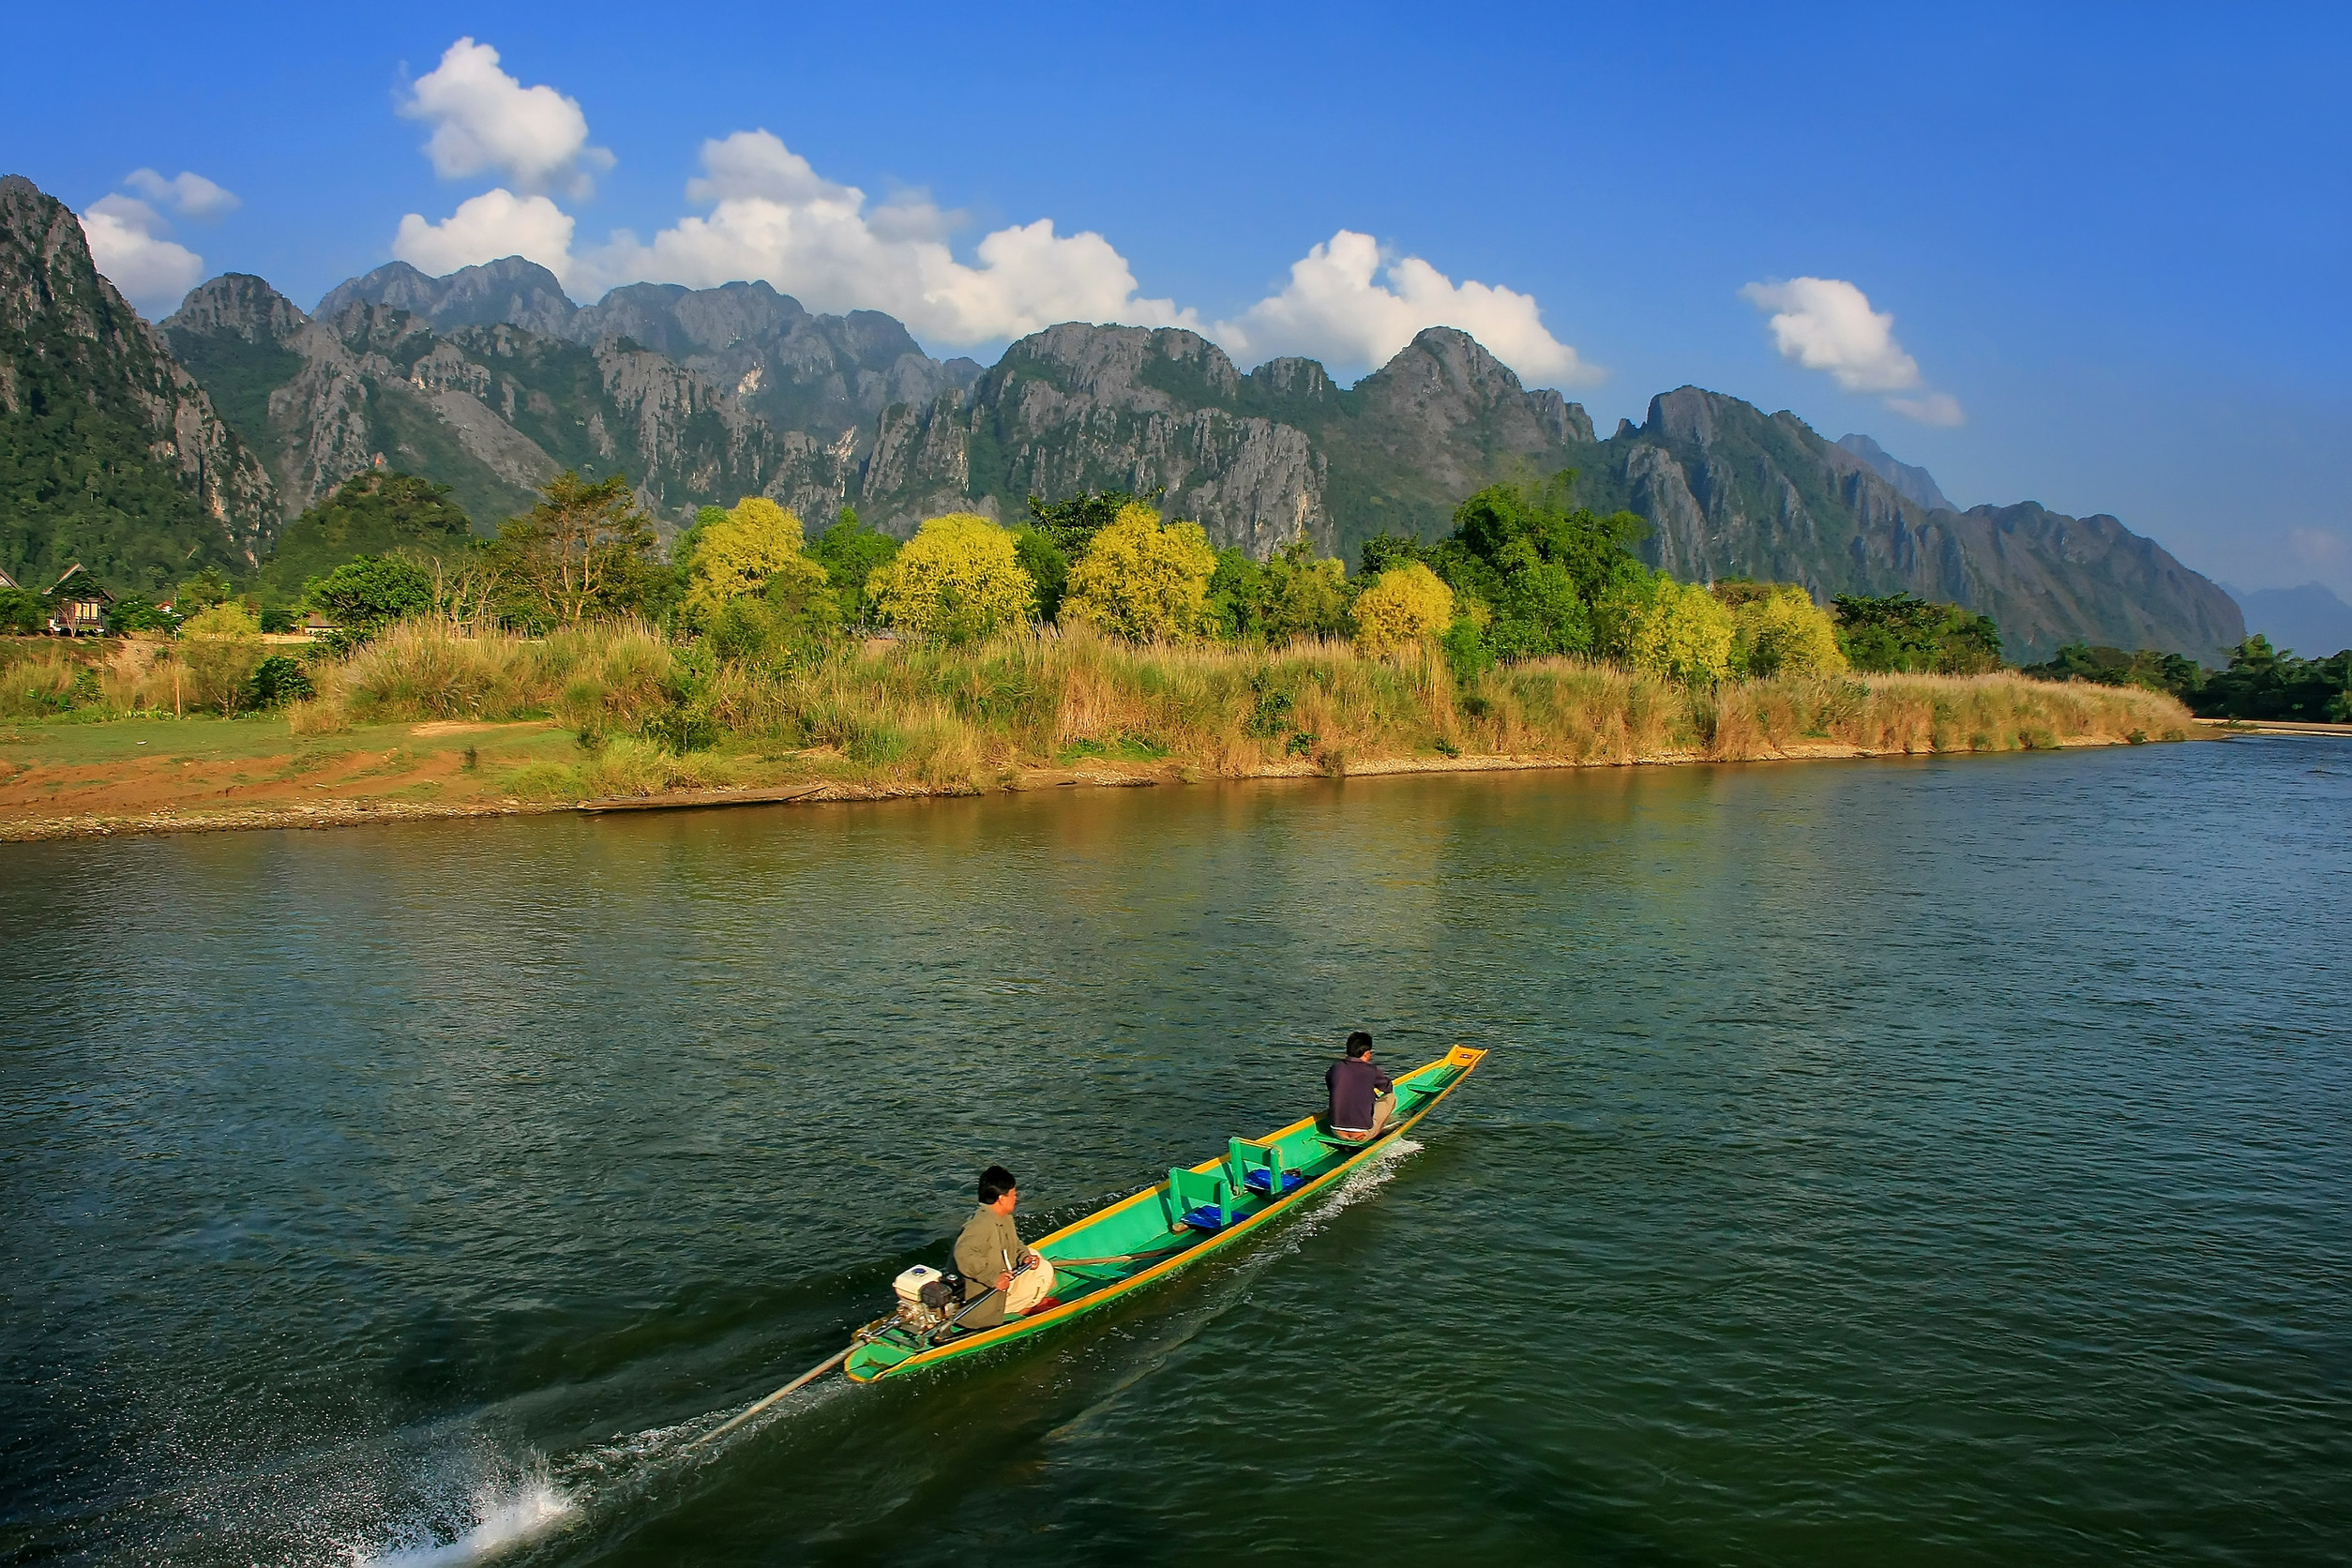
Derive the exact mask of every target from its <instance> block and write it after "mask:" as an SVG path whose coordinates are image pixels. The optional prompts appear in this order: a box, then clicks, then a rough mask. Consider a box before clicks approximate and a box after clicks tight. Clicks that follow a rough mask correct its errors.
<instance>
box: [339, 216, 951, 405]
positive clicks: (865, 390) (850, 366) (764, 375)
mask: <svg viewBox="0 0 2352 1568" xmlns="http://www.w3.org/2000/svg"><path fill="white" fill-rule="evenodd" d="M362 301H364V302H366V303H369V304H374V305H390V306H394V307H396V308H398V309H402V310H405V311H408V312H409V313H410V314H412V315H415V316H418V317H421V318H422V319H423V320H424V321H425V323H426V324H428V325H430V327H432V329H433V330H434V331H436V332H443V333H446V332H447V331H449V330H451V329H453V328H457V327H465V326H490V325H496V324H502V323H503V324H506V325H510V326H519V327H521V328H522V329H523V330H524V331H526V332H535V333H538V334H541V335H542V336H546V337H550V338H562V339H567V340H569V341H571V342H575V343H580V344H583V345H588V346H594V345H595V344H597V343H599V342H602V341H604V340H605V339H609V338H626V339H629V340H630V341H632V342H635V343H638V344H640V345H641V346H643V347H645V348H649V349H651V350H653V351H654V352H655V353H656V354H663V355H666V356H667V357H669V358H671V359H672V360H675V361H676V362H677V363H678V364H680V365H683V366H685V367H686V369H689V370H692V371H693V372H694V373H695V374H696V375H698V376H701V378H702V379H703V380H705V381H707V382H709V383H710V384H712V385H713V386H716V387H719V388H722V389H729V390H731V391H732V392H733V393H734V394H735V396H737V397H738V398H740V399H741V400H743V402H744V405H745V406H746V408H748V409H749V410H750V411H751V412H752V413H754V414H757V415H760V416H761V418H763V419H766V420H767V421H768V422H769V423H770V424H771V425H773V426H775V427H776V430H778V431H795V430H797V431H802V432H804V433H807V434H809V435H812V436H816V435H822V436H823V437H824V438H825V439H827V440H829V441H831V440H838V439H839V438H840V435H841V433H842V432H843V431H845V430H851V429H852V428H854V427H857V426H859V425H860V424H861V423H863V422H865V421H870V420H871V419H873V418H874V417H875V416H877V415H880V414H881V413H882V410H883V409H885V408H887V407H888V406H889V405H890V404H892V403H910V404H921V403H927V402H929V401H931V400H933V399H935V398H937V397H938V396H939V394H940V393H942V391H945V390H946V389H947V388H949V387H951V386H954V387H968V386H970V385H971V384H972V383H973V382H974V381H976V380H978V379H979V376H980V366H979V365H978V363H976V362H975V361H973V360H970V359H950V360H946V361H943V362H942V361H940V360H935V359H933V358H931V357H930V356H929V355H928V354H925V353H924V352H923V350H922V347H921V346H920V345H919V344H917V343H916V342H915V340H914V339H913V337H912V335H911V334H910V333H909V332H908V331H907V329H906V328H905V326H903V325H901V324H899V322H898V321H897V319H896V318H895V317H891V316H886V315H884V314H882V312H881V311H879V310H852V311H851V312H850V313H849V314H848V315H846V316H822V315H813V314H811V313H810V312H809V311H807V310H806V309H803V308H802V307H801V304H800V302H799V301H798V300H796V299H793V298H792V297H791V296H790V295H787V294H777V293H776V290H775V289H774V288H772V287H770V286H769V285H768V284H766V283H764V282H751V283H727V284H722V285H721V286H720V287H718V288H716V289H686V288H684V287H681V286H680V285H678V284H675V283H630V284H626V285H625V286H623V287H621V288H617V289H614V290H613V291H611V293H610V294H606V295H605V296H604V297H603V298H602V299H600V300H598V301H597V302H596V304H594V305H589V306H580V305H575V304H573V303H572V301H571V298H570V296H568V295H567V294H565V293H564V288H563V285H562V284H561V283H560V282H558V281H557V279H556V277H555V275H554V274H553V273H551V272H550V271H549V270H548V269H547V268H545V267H543V266H541V265H539V264H537V263H536V262H530V261H525V260H524V259H523V258H521V257H520V256H509V257H506V258H505V260H503V261H496V262H487V263H484V264H481V265H479V266H470V267H464V268H461V269H460V270H459V271H457V272H453V273H451V274H450V275H449V276H448V277H446V278H428V277H426V276H425V274H423V273H421V272H419V271H418V270H417V269H416V268H415V267H413V266H411V265H409V264H407V263H406V262H392V263H389V264H385V265H384V266H380V267H378V268H377V269H376V270H375V271H373V272H371V273H369V274H368V275H367V276H366V277H364V278H354V279H352V280H351V281H349V282H347V283H344V284H341V285H340V286H339V287H337V288H335V289H333V290H330V291H329V292H328V294H327V295H326V297H325V298H324V299H322V300H321V301H320V302H319V309H318V314H319V315H320V316H322V317H324V318H326V319H329V320H333V319H335V318H337V317H339V316H340V315H341V314H342V313H343V311H345V310H346V309H349V308H350V307H351V306H353V305H354V304H357V303H360V302H362Z"/></svg>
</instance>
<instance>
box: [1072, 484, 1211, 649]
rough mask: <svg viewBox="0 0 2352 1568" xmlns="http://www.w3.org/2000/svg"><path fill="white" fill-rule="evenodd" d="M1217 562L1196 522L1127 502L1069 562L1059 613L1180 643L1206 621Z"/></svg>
mask: <svg viewBox="0 0 2352 1568" xmlns="http://www.w3.org/2000/svg"><path fill="white" fill-rule="evenodd" d="M1216 569H1217V556H1216V551H1215V550H1212V549H1210V548H1209V536H1208V535H1207V534H1206V533H1204V532H1203V531H1202V529H1201V527H1200V525H1199V523H1197V522H1166V523H1164V522H1162V521H1161V520H1160V515H1159V513H1157V512H1155V511H1153V509H1152V508H1151V507H1149V506H1147V505H1144V504H1143V503H1141V502H1140V501H1131V502H1129V503H1128V504H1127V505H1124V506H1122V507H1121V508H1120V509H1119V515H1118V516H1117V517H1116V518H1114V519H1112V520H1111V522H1110V524H1109V525H1108V527H1106V528H1103V529H1101V530H1099V531H1097V532H1096V533H1095V535H1094V537H1093V540H1092V541H1091V542H1090V543H1089V544H1088V545H1087V547H1086V553H1085V554H1084V555H1082V556H1080V557H1079V558H1078V565H1074V566H1072V567H1071V568H1070V580H1069V587H1068V591H1067V594H1066V596H1064V597H1063V601H1062V619H1063V620H1065V621H1070V622H1075V623H1079V624H1083V625H1086V626H1093V627H1094V628H1095V629H1096V630H1098V631H1102V632H1105V633H1108V635H1110V636H1112V637H1119V638H1123V639H1125V640H1126V641H1130V642H1181V641H1185V640H1186V639H1188V638H1193V637H1198V636H1199V635H1200V634H1201V633H1202V632H1203V631H1205V630H1206V629H1207V628H1208V626H1209V623H1210V620H1211V616H1210V612H1209V606H1208V597H1209V579H1210V578H1211V577H1212V576H1213V575H1214V573H1215V571H1216Z"/></svg>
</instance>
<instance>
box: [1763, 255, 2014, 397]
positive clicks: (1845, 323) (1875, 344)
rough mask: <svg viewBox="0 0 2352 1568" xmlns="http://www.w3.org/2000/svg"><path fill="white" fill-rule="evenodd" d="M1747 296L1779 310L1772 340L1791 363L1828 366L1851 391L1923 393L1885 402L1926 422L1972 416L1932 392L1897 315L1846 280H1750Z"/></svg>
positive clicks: (1767, 308)
mask: <svg viewBox="0 0 2352 1568" xmlns="http://www.w3.org/2000/svg"><path fill="white" fill-rule="evenodd" d="M1740 297H1741V298H1742V299H1744V300H1746V301H1747V302H1748V303H1749V304H1750V305H1753V306H1755V307H1756V309H1758V310H1765V311H1770V312H1771V313H1772V319H1771V321H1770V322H1768V323H1767V325H1768V326H1769V327H1770V328H1771V329H1772V343H1773V346H1774V347H1776V348H1777V349H1779V350H1780V356H1781V357H1782V358H1783V359H1786V360H1787V361H1788V362H1789V363H1791V364H1793V365H1802V366H1803V367H1804V368H1805V369H1808V370H1826V371H1828V372H1829V373H1830V376H1831V377H1832V379H1833V380H1835V381H1836V383H1837V384H1838V385H1839V386H1840V387H1841V388H1843V389H1844V390H1846V391H1848V392H1917V393H1918V394H1919V395H1918V396H1917V397H1910V398H1894V397H1890V398H1888V399H1886V400H1885V401H1886V406H1887V407H1888V408H1889V409H1891V410H1892V411H1893V412H1894V413H1896V414H1899V415H1903V416H1904V417H1905V418H1907V419H1916V420H1918V421H1919V422H1920V423H1921V424H1922V425H1957V424H1959V423H1961V422H1962V420H1964V419H1965V418H1966V417H1967V415H1965V414H1963V413H1962V412H1961V408H1960V400H1958V399H1957V398H1954V397H1952V395H1951V394H1950V393H1948V392H1931V391H1927V390H1925V387H1926V382H1925V380H1924V378H1923V377H1922V376H1921V374H1920V369H1919V361H1918V360H1916V359H1913V358H1912V357H1911V356H1910V355H1909V354H1906V353H1905V352H1904V350H1903V345H1902V344H1901V343H1898V342H1896V341H1895V340H1894V313H1893V312H1892V310H1874V309H1871V308H1870V296H1869V295H1868V294H1864V293H1862V290H1860V289H1859V288H1856V287H1855V286H1854V285H1853V284H1851V283H1849V282H1847V281H1846V279H1843V278H1791V279H1786V280H1785V281H1782V282H1777V283H1750V284H1748V285H1747V286H1746V287H1745V288H1742V289H1741V291H1740Z"/></svg>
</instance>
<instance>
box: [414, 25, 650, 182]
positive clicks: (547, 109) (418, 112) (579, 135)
mask: <svg viewBox="0 0 2352 1568" xmlns="http://www.w3.org/2000/svg"><path fill="white" fill-rule="evenodd" d="M400 113H401V114H403V115H404V116H406V117H407V118H409V119H412V120H422V121H424V122H426V123H427V124H429V125H430V126H431V127H432V136H431V138H430V140H429V141H428V142H427V143H425V152H426V156H427V157H429V158H431V159H432V164H433V172H434V173H437V174H439V175H441V176H442V178H444V179H463V178H465V177H467V176H469V175H473V174H481V173H495V174H499V175H503V176H504V177H505V180H506V182H507V183H508V184H509V185H511V186H513V187H515V188H518V189H520V190H522V191H524V192H526V193H538V192H542V191H550V190H561V191H563V192H564V193H565V194H566V195H568V196H574V197H580V196H586V195H588V194H589V193H590V191H591V190H592V189H593V188H594V187H595V183H596V182H595V176H596V174H598V173H603V172H604V171H605V170H608V169H610V168H611V167H612V162H613V158H612V155H611V153H610V152H608V151H606V150H605V149H604V148H602V147H592V146H590V145H589V144H588V116H587V115H586V114H585V113H582V112H581V110H580V102H579V100H578V99H577V98H565V96H564V95H563V94H561V93H559V92H557V91H556V90H555V89H554V88H552V87H549V86H537V87H526V86H524V85H523V84H522V83H520V82H519V81H517V80H516V79H515V78H514V77H512V76H509V75H508V74H507V73H506V72H505V71H504V70H502V69H501V68H499V64H498V51H497V50H495V49H493V48H491V47H490V45H489V44H486V43H476V42H475V41H474V39H472V38H460V39H459V40H458V41H457V42H455V43H453V44H451V45H450V46H449V47H448V49H447V51H446V52H445V53H443V54H442V56H441V64H440V65H439V66H436V67H435V68H433V69H431V70H430V71H428V72H427V73H425V74H424V75H423V76H420V77H418V78H417V79H416V83H415V87H414V88H412V89H411V91H410V94H409V97H408V98H407V99H406V100H405V101H404V102H402V103H401V105H400Z"/></svg>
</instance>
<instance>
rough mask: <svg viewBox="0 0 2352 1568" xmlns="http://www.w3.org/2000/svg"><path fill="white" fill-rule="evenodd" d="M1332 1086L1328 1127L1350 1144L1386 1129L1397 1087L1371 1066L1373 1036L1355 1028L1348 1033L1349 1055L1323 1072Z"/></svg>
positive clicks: (1375, 1136)
mask: <svg viewBox="0 0 2352 1568" xmlns="http://www.w3.org/2000/svg"><path fill="white" fill-rule="evenodd" d="M1323 1082H1324V1083H1325V1084H1327V1085H1328V1086H1329V1087H1330V1089H1331V1130H1332V1134H1333V1136H1334V1137H1336V1138H1346V1139H1347V1140H1348V1141H1349V1142H1350V1143H1363V1142H1365V1141H1366V1140H1368V1139H1371V1138H1378V1137H1380V1134H1381V1133H1382V1132H1384V1131H1386V1130H1387V1128H1388V1119H1389V1118H1390V1117H1391V1116H1394V1115H1395V1113H1396V1086H1395V1084H1393V1083H1391V1082H1389V1080H1388V1075H1387V1074H1386V1073H1383V1072H1382V1071H1380V1069H1379V1068H1378V1067H1375V1066H1374V1065H1372V1036H1371V1035H1369V1034H1366V1033H1364V1031H1363V1030H1361V1029H1359V1030H1357V1031H1356V1032H1355V1033H1353V1034H1350V1035H1349V1036H1348V1054H1347V1056H1346V1057H1345V1058H1344V1059H1342V1060H1341V1061H1338V1062H1334V1063H1332V1064H1331V1071H1330V1072H1328V1073H1325V1074H1324V1075H1323Z"/></svg>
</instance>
